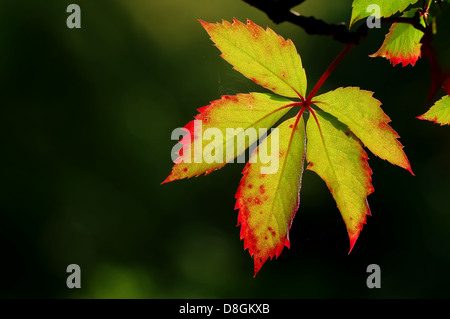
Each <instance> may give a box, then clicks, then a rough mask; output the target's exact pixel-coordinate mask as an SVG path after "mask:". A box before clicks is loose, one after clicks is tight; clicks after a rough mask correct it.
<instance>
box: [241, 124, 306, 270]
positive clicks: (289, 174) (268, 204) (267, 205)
mask: <svg viewBox="0 0 450 319" xmlns="http://www.w3.org/2000/svg"><path fill="white" fill-rule="evenodd" d="M296 119H297V118H291V119H289V120H286V121H284V122H283V123H281V124H280V125H279V126H278V127H277V129H278V133H277V134H274V133H275V132H272V133H271V134H270V135H269V136H268V137H267V139H265V140H264V142H263V143H262V144H260V145H259V146H258V149H257V150H256V151H255V152H254V153H253V154H252V157H251V159H250V162H249V163H248V164H247V165H246V167H245V169H244V171H243V177H242V180H241V183H240V186H239V189H238V191H237V193H236V198H237V201H236V209H238V208H239V217H238V225H240V226H241V233H240V237H241V239H244V248H245V249H246V248H248V249H249V253H250V255H251V256H253V259H254V263H255V275H256V273H257V272H258V271H259V270H260V268H261V267H262V265H263V264H264V263H265V261H266V260H267V259H268V258H269V257H270V258H274V257H278V256H279V255H280V253H281V251H282V250H283V248H284V246H288V247H289V229H290V227H291V224H292V220H293V218H294V215H295V213H296V211H297V209H298V206H299V203H300V187H301V178H302V174H303V162H304V157H305V143H306V141H305V125H304V122H303V118H302V117H300V118H299V121H298V122H296ZM277 142H278V143H277ZM276 147H278V150H277V149H276ZM272 152H273V153H272ZM265 154H268V155H270V156H271V157H272V156H273V159H274V160H275V159H278V167H276V165H275V164H274V162H272V163H266V164H264V163H263V161H264V160H263V159H262V156H263V155H265ZM256 160H257V161H256ZM270 170H271V171H270Z"/></svg>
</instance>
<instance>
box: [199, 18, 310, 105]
mask: <svg viewBox="0 0 450 319" xmlns="http://www.w3.org/2000/svg"><path fill="white" fill-rule="evenodd" d="M200 22H201V23H202V25H203V27H204V28H205V30H206V31H207V32H208V34H209V35H210V36H211V40H212V41H213V42H214V43H215V44H216V46H217V47H218V48H219V50H220V51H221V52H222V57H223V58H224V59H225V60H226V61H228V62H229V63H230V64H231V65H233V67H234V69H235V70H237V71H239V72H241V73H242V74H243V75H245V76H246V77H248V78H249V79H251V80H253V81H254V82H255V83H257V84H259V85H261V86H263V87H265V88H267V89H269V90H271V91H273V92H275V93H277V94H280V95H283V96H287V97H298V96H299V95H301V96H303V97H304V96H305V93H306V75H305V70H304V69H303V66H302V61H301V59H300V56H299V55H298V53H297V50H296V49H295V46H294V44H293V43H292V41H291V40H285V39H283V37H281V36H279V35H277V34H276V33H275V32H274V31H273V30H272V29H270V28H267V29H266V30H264V29H263V28H261V27H260V26H258V25H256V24H254V23H253V22H251V21H250V20H248V21H247V24H244V23H242V22H240V21H238V20H236V19H234V20H233V23H229V22H228V21H223V22H222V23H215V24H213V23H208V22H204V21H200Z"/></svg>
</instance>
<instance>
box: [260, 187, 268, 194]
mask: <svg viewBox="0 0 450 319" xmlns="http://www.w3.org/2000/svg"><path fill="white" fill-rule="evenodd" d="M259 192H260V193H261V194H264V193H265V192H266V189H265V187H264V185H261V186H259Z"/></svg>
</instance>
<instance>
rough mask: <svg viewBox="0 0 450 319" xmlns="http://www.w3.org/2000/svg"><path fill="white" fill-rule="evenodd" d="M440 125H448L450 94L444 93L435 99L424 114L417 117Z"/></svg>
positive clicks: (449, 121) (449, 118)
mask: <svg viewBox="0 0 450 319" xmlns="http://www.w3.org/2000/svg"><path fill="white" fill-rule="evenodd" d="M418 118H419V119H421V120H427V121H432V122H435V123H438V124H441V125H450V96H449V95H446V96H444V97H443V98H442V99H440V100H439V101H437V102H436V103H435V104H434V105H433V106H432V107H431V108H430V109H429V110H428V112H426V113H425V114H423V115H421V116H419V117H418Z"/></svg>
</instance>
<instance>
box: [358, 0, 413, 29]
mask: <svg viewBox="0 0 450 319" xmlns="http://www.w3.org/2000/svg"><path fill="white" fill-rule="evenodd" d="M417 1H418V0H354V1H353V4H352V7H353V10H352V17H351V19H350V27H351V26H352V25H353V24H354V23H355V22H356V21H358V20H361V19H364V18H367V17H368V16H369V15H371V14H372V13H373V9H372V10H369V11H368V8H372V7H369V6H371V5H377V6H378V7H379V8H380V17H390V16H391V15H393V14H395V13H397V12H399V11H403V10H405V9H406V8H407V7H408V6H409V5H411V4H414V3H416V2H417Z"/></svg>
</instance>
